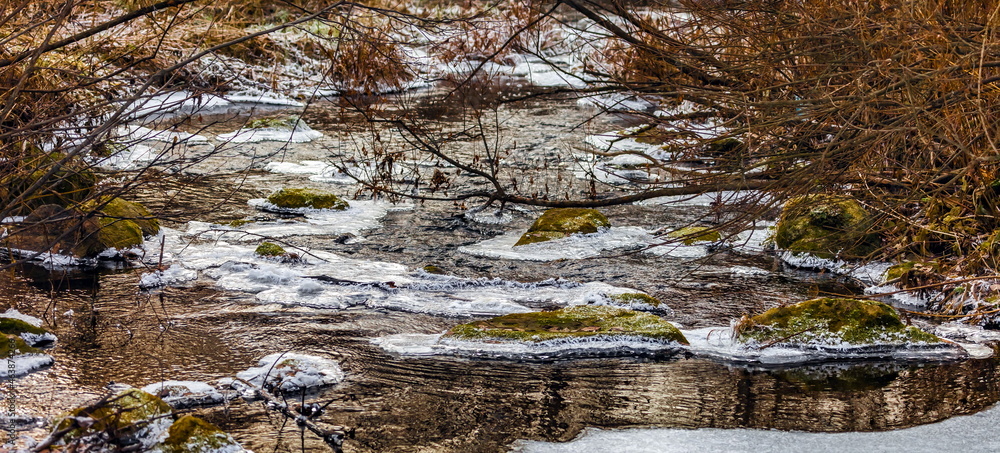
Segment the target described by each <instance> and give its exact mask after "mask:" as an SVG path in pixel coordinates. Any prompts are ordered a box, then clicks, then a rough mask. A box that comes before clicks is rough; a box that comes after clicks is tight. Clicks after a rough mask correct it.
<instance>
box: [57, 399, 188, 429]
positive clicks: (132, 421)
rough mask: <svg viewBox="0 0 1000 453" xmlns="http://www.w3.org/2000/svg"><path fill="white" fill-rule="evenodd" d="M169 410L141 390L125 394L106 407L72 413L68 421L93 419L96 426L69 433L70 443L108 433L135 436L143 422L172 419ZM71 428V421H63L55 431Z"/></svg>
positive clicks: (165, 404)
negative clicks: (80, 438)
mask: <svg viewBox="0 0 1000 453" xmlns="http://www.w3.org/2000/svg"><path fill="white" fill-rule="evenodd" d="M170 413H171V412H170V406H169V405H167V403H165V402H163V400H161V399H159V398H157V397H155V396H153V395H150V394H148V393H146V392H143V391H142V390H139V389H128V390H125V391H123V392H121V393H119V394H117V395H115V396H114V397H112V398H111V399H109V400H108V402H107V403H105V404H101V405H99V406H95V407H81V408H77V409H74V410H73V411H71V412H70V414H69V417H90V418H92V419H94V424H93V425H91V426H89V427H86V428H77V429H74V430H72V431H70V432H69V433H68V434H67V435H66V438H67V439H74V438H78V437H81V436H85V435H88V434H92V433H98V432H109V433H111V434H113V435H115V436H119V437H127V436H132V435H134V434H136V433H137V432H138V431H139V430H140V429H141V428H142V427H143V425H144V422H147V421H150V420H151V419H154V418H159V417H164V416H169V415H170ZM70 426H72V420H70V419H69V418H68V417H67V418H63V419H62V420H60V421H59V423H57V424H56V430H62V429H65V428H68V427H70Z"/></svg>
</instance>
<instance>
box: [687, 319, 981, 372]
mask: <svg viewBox="0 0 1000 453" xmlns="http://www.w3.org/2000/svg"><path fill="white" fill-rule="evenodd" d="M682 332H683V333H684V337H685V338H687V339H688V342H690V343H691V345H690V347H689V350H690V351H691V352H692V353H694V354H696V355H699V356H703V357H710V358H714V359H717V360H722V361H726V362H735V363H760V364H764V365H791V364H800V363H809V362H821V361H829V360H845V359H852V360H853V359H876V358H887V359H893V360H956V359H960V358H964V357H966V356H967V355H968V354H967V353H966V352H965V350H964V349H962V348H960V347H956V345H954V344H951V343H945V344H940V343H934V344H926V343H910V344H899V343H895V342H890V343H879V344H868V345H852V344H847V343H844V344H826V345H810V346H803V347H786V346H780V345H776V346H771V347H760V348H758V347H752V346H749V345H746V344H744V343H741V342H738V341H736V340H735V339H733V331H732V329H731V328H728V327H706V328H701V329H694V330H682Z"/></svg>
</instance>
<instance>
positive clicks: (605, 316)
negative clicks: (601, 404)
mask: <svg viewBox="0 0 1000 453" xmlns="http://www.w3.org/2000/svg"><path fill="white" fill-rule="evenodd" d="M594 335H634V336H641V337H647V338H655V339H659V340H669V341H676V342H678V343H682V344H688V342H687V339H685V338H684V335H683V334H682V333H681V332H680V331H679V330H677V328H676V327H674V326H673V325H672V324H670V323H668V322H666V321H664V320H663V319H662V318H660V317H658V316H655V315H651V314H649V313H642V312H637V311H632V310H626V309H624V308H616V307H608V306H598V305H580V306H576V307H569V308H563V309H561V310H555V311H545V312H535V313H515V314H511V315H505V316H500V317H497V318H493V319H489V320H485V321H473V322H470V323H467V324H462V325H459V326H455V327H454V328H452V329H451V330H449V331H448V333H447V334H445V336H446V337H453V338H461V339H469V340H512V341H534V342H537V341H545V340H552V339H557V338H575V337H589V336H594Z"/></svg>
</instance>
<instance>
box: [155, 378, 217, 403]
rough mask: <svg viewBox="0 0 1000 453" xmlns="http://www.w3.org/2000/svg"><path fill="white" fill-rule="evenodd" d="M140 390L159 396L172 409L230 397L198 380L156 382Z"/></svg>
mask: <svg viewBox="0 0 1000 453" xmlns="http://www.w3.org/2000/svg"><path fill="white" fill-rule="evenodd" d="M142 391H144V392H146V393H149V394H150V395H155V396H158V397H160V399H162V400H163V401H164V402H165V403H167V404H169V405H170V407H172V408H174V409H180V408H186V407H192V406H202V405H211V404H219V403H222V402H224V401H226V400H227V399H230V398H227V397H226V395H223V394H222V393H221V392H219V391H218V390H217V389H216V388H215V387H212V386H211V385H209V384H206V383H204V382H198V381H163V382H156V383H153V384H149V385H147V386H145V387H143V388H142ZM230 396H232V395H230Z"/></svg>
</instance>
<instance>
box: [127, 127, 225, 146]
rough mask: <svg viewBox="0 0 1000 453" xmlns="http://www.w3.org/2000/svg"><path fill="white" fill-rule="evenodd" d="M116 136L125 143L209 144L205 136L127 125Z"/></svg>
mask: <svg viewBox="0 0 1000 453" xmlns="http://www.w3.org/2000/svg"><path fill="white" fill-rule="evenodd" d="M116 135H118V136H119V137H120V140H123V141H138V140H149V141H157V142H164V143H186V144H189V145H193V144H206V145H207V144H209V143H208V138H207V137H205V136H204V135H195V134H189V133H187V132H173V131H158V130H153V129H149V128H147V127H143V126H139V125H137V124H126V125H124V126H120V127H119V128H118V129H117V131H116Z"/></svg>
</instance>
